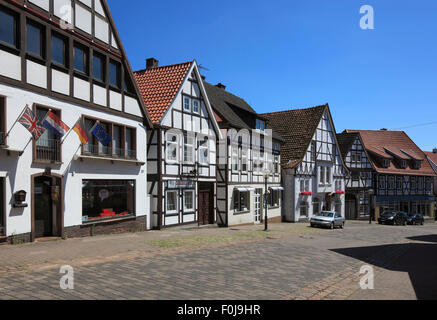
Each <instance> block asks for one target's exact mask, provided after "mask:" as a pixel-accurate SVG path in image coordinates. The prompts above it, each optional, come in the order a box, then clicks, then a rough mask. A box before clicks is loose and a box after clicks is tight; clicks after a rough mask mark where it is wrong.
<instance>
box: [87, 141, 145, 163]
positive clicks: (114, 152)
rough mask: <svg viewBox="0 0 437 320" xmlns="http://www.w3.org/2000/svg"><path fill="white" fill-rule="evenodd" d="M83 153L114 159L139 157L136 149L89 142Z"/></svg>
mask: <svg viewBox="0 0 437 320" xmlns="http://www.w3.org/2000/svg"><path fill="white" fill-rule="evenodd" d="M83 153H84V154H85V155H93V156H97V157H106V158H114V159H131V160H135V159H136V158H137V153H136V151H135V150H127V149H120V148H112V147H105V146H102V145H93V144H87V145H85V146H84V148H83Z"/></svg>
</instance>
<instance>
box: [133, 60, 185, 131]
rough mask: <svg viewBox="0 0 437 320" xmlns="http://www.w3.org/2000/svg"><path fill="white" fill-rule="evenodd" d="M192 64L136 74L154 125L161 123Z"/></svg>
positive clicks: (137, 72)
mask: <svg viewBox="0 0 437 320" xmlns="http://www.w3.org/2000/svg"><path fill="white" fill-rule="evenodd" d="M192 64H193V62H185V63H180V64H174V65H169V66H162V67H156V68H153V69H146V70H140V71H135V72H134V76H135V79H136V81H137V83H138V87H139V89H140V92H141V95H142V96H143V99H144V103H145V105H146V108H147V110H148V112H149V114H150V118H151V120H152V122H153V123H160V122H161V120H162V117H163V116H164V114H165V113H166V112H167V110H168V108H169V107H170V106H171V104H172V103H173V101H174V99H175V97H176V94H177V93H178V91H179V89H180V87H181V85H182V84H183V81H184V79H185V77H186V75H187V73H188V71H189V70H190V68H191V66H192Z"/></svg>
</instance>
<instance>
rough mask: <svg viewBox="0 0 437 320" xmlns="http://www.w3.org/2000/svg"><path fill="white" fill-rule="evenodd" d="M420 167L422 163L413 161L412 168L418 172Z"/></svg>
mask: <svg viewBox="0 0 437 320" xmlns="http://www.w3.org/2000/svg"><path fill="white" fill-rule="evenodd" d="M421 167H422V163H421V162H420V161H417V160H416V161H414V163H413V168H414V169H416V170H419V169H420V168H421Z"/></svg>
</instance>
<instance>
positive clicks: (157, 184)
mask: <svg viewBox="0 0 437 320" xmlns="http://www.w3.org/2000/svg"><path fill="white" fill-rule="evenodd" d="M135 76H136V79H137V82H138V84H139V87H140V89H141V91H142V94H143V98H144V102H145V104H146V106H147V108H148V110H149V112H150V114H151V118H152V121H153V123H154V128H153V130H150V131H149V134H148V135H149V140H148V142H147V166H148V187H147V190H148V194H149V195H150V208H151V215H152V227H153V228H155V229H161V228H167V227H173V226H179V225H186V224H197V225H208V224H215V223H217V214H216V193H217V183H216V181H217V178H216V159H217V149H216V148H217V141H218V139H219V138H220V137H221V134H220V130H219V128H218V125H217V122H216V119H215V117H214V114H213V111H212V109H211V106H210V103H209V100H208V96H207V94H206V92H205V88H204V86H203V82H202V78H201V75H200V73H199V70H198V65H197V62H196V61H195V60H194V61H191V62H187V63H181V64H176V65H171V66H161V67H160V66H158V61H157V60H155V59H148V60H147V68H146V69H145V70H140V71H136V72H135Z"/></svg>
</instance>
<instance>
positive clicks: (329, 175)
mask: <svg viewBox="0 0 437 320" xmlns="http://www.w3.org/2000/svg"><path fill="white" fill-rule="evenodd" d="M325 170H326V177H325V183H326V184H327V185H331V184H332V168H331V167H329V166H327V167H326V169H325Z"/></svg>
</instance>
